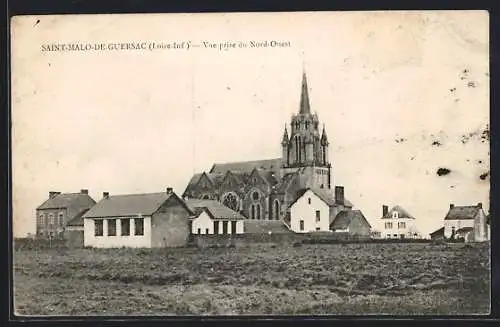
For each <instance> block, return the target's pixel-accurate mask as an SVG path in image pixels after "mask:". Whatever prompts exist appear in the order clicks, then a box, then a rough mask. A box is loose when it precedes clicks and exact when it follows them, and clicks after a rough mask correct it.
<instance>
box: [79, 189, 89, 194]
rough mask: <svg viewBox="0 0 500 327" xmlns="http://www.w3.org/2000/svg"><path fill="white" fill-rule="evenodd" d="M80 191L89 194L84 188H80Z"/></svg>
mask: <svg viewBox="0 0 500 327" xmlns="http://www.w3.org/2000/svg"><path fill="white" fill-rule="evenodd" d="M80 193H82V194H89V190H86V189H81V190H80Z"/></svg>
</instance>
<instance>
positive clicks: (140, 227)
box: [134, 218, 144, 235]
mask: <svg viewBox="0 0 500 327" xmlns="http://www.w3.org/2000/svg"><path fill="white" fill-rule="evenodd" d="M134 222H135V235H144V218H135V219H134Z"/></svg>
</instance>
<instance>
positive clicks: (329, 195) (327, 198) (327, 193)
mask: <svg viewBox="0 0 500 327" xmlns="http://www.w3.org/2000/svg"><path fill="white" fill-rule="evenodd" d="M308 190H311V192H313V193H314V194H316V195H317V196H318V197H319V198H320V199H321V200H323V201H324V202H325V203H326V204H327V205H328V206H329V207H333V206H335V205H336V203H335V196H334V195H333V192H332V190H329V189H324V188H323V189H322V188H317V187H314V188H311V187H308V188H302V189H299V190H298V191H297V192H296V193H295V196H294V197H293V201H292V202H291V203H290V206H291V205H292V204H294V203H295V202H297V200H298V199H300V198H301V197H302V196H303V195H304V194H305V193H306V192H307V191H308ZM344 205H345V206H346V207H350V208H352V203H351V202H350V201H349V200H347V199H345V198H344Z"/></svg>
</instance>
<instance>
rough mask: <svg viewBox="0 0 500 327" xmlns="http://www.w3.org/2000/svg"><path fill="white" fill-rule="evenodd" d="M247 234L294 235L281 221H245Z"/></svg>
mask: <svg viewBox="0 0 500 327" xmlns="http://www.w3.org/2000/svg"><path fill="white" fill-rule="evenodd" d="M243 232H244V233H245V234H268V233H269V232H271V233H272V234H287V233H293V232H292V231H290V230H289V229H288V227H286V226H285V224H284V223H283V222H282V221H280V220H248V219H247V220H245V222H244V224H243Z"/></svg>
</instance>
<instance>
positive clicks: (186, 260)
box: [13, 243, 491, 316]
mask: <svg viewBox="0 0 500 327" xmlns="http://www.w3.org/2000/svg"><path fill="white" fill-rule="evenodd" d="M489 252H490V248H489V244H487V243H485V244H474V245H470V244H442V245H433V244H349V245H340V244H337V245H303V246H301V247H292V246H290V245H271V244H260V245H249V246H247V247H236V248H218V249H213V248H205V249H197V248H183V249H156V250H144V249H138V250H132V249H107V250H97V249H73V250H69V249H67V250H66V249H59V250H43V251H36V250H29V251H27V250H25V251H17V252H15V253H14V258H13V261H14V306H15V311H16V313H17V314H18V315H63V316H65V315H78V316H80V315H81V316H88V315H238V314H244V315H266V314H274V315H311V314H314V315H363V314H390V315H399V314H412V315H437V314H439V315H457V314H459V315H464V314H489V310H490V271H491V269H490V260H489V255H490V254H489Z"/></svg>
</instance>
